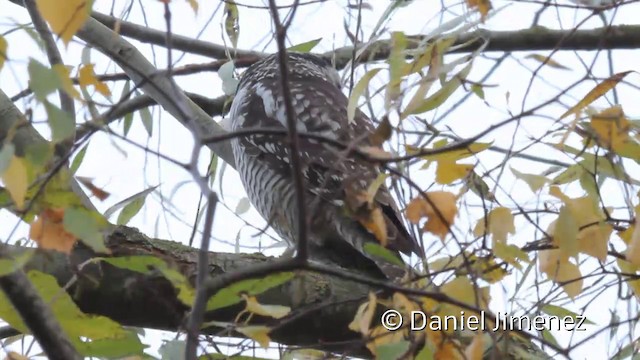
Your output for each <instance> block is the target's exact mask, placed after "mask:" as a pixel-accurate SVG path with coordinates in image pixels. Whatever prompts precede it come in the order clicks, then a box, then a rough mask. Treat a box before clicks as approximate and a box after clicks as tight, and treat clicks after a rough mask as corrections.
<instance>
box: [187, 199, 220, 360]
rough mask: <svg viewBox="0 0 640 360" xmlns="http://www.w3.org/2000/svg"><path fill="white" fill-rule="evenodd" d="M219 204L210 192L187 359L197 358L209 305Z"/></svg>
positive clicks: (188, 339)
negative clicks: (212, 243) (211, 253)
mask: <svg viewBox="0 0 640 360" xmlns="http://www.w3.org/2000/svg"><path fill="white" fill-rule="evenodd" d="M217 204H218V196H217V195H216V193H215V192H210V193H209V199H208V201H207V212H206V215H205V216H206V218H205V222H204V231H203V232H202V242H201V244H200V250H199V251H198V272H197V274H196V297H195V299H194V301H193V307H192V308H191V315H190V316H189V321H188V323H187V345H186V350H185V359H187V360H192V359H196V350H197V346H198V334H199V333H200V325H202V319H203V318H204V310H205V307H206V305H207V299H208V298H209V297H208V296H207V288H206V281H207V279H208V278H209V242H210V241H209V240H210V239H211V228H212V226H213V219H214V217H215V213H216V205H217Z"/></svg>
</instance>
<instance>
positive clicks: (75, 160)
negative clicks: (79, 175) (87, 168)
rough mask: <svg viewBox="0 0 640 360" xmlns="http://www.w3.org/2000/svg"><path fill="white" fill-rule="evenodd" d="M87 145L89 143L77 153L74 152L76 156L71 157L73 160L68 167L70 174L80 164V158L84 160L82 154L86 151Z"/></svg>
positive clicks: (76, 169) (73, 172)
mask: <svg viewBox="0 0 640 360" xmlns="http://www.w3.org/2000/svg"><path fill="white" fill-rule="evenodd" d="M88 147H89V144H87V145H85V146H84V147H83V148H82V149H80V151H78V154H76V156H75V157H74V158H73V161H72V162H71V167H70V168H69V170H70V171H71V173H72V174H75V173H76V171H78V168H79V167H80V165H82V160H84V156H85V155H86V153H87V148H88Z"/></svg>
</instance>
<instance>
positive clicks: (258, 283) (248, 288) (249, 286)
mask: <svg viewBox="0 0 640 360" xmlns="http://www.w3.org/2000/svg"><path fill="white" fill-rule="evenodd" d="M294 276H295V274H294V273H292V272H280V273H276V274H271V275H268V276H266V277H264V278H262V279H247V280H243V281H239V282H237V283H235V284H233V285H230V286H227V287H226V288H224V289H222V290H220V291H218V292H217V293H216V294H215V295H213V296H212V297H211V298H210V299H209V301H208V302H207V311H211V310H215V309H221V308H224V307H227V306H230V305H233V304H236V303H239V302H240V301H242V298H241V297H240V295H241V294H247V295H249V296H254V295H259V294H262V293H263V292H265V291H267V290H269V289H271V288H273V287H276V286H279V285H282V284H284V283H286V282H287V281H289V280H291V279H292V278H293V277H294Z"/></svg>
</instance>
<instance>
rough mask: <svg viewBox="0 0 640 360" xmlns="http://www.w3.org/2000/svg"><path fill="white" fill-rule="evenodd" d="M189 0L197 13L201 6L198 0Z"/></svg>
mask: <svg viewBox="0 0 640 360" xmlns="http://www.w3.org/2000/svg"><path fill="white" fill-rule="evenodd" d="M187 1H188V2H189V6H191V9H192V10H193V12H194V13H195V14H197V13H198V8H199V7H200V5H199V4H198V0H187Z"/></svg>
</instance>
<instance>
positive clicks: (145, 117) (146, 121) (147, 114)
mask: <svg viewBox="0 0 640 360" xmlns="http://www.w3.org/2000/svg"><path fill="white" fill-rule="evenodd" d="M140 118H141V119H142V125H144V129H145V130H147V134H149V136H151V135H153V119H152V118H151V111H150V110H149V108H148V107H144V108H142V109H140Z"/></svg>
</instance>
